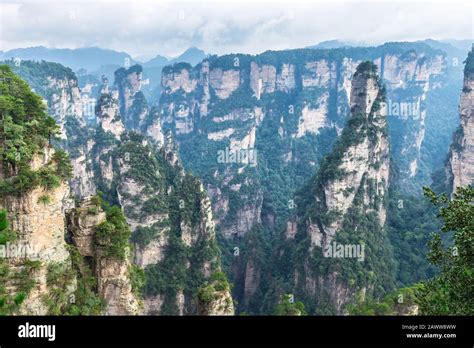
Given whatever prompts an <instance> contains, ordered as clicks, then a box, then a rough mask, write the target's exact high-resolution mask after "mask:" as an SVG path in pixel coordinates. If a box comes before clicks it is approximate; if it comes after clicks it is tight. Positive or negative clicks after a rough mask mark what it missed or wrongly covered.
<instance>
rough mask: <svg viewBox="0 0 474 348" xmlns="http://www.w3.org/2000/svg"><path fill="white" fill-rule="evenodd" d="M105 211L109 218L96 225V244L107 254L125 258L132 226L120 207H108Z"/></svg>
mask: <svg viewBox="0 0 474 348" xmlns="http://www.w3.org/2000/svg"><path fill="white" fill-rule="evenodd" d="M105 213H106V215H107V220H106V221H104V222H102V223H101V224H100V225H98V226H97V227H96V232H95V235H94V236H95V240H96V245H97V247H99V248H100V249H101V250H103V252H104V255H105V256H107V257H113V258H117V259H119V260H125V258H126V251H127V250H128V248H129V244H128V239H129V238H130V235H131V232H130V227H129V226H128V224H127V221H126V220H125V217H124V215H123V212H122V210H121V209H120V208H119V207H117V206H113V207H107V208H106V210H105Z"/></svg>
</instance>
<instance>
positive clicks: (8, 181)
mask: <svg viewBox="0 0 474 348" xmlns="http://www.w3.org/2000/svg"><path fill="white" fill-rule="evenodd" d="M0 114H1V120H0V137H1V139H2V142H1V148H0V160H1V165H2V166H3V171H4V173H6V177H5V178H4V179H2V180H0V196H1V197H4V196H6V195H14V194H16V195H18V194H21V193H24V192H27V191H29V190H32V189H34V188H36V187H43V188H45V189H46V190H50V189H53V188H55V187H58V186H59V185H60V183H61V181H62V180H65V179H67V178H69V177H71V175H72V169H71V165H70V163H69V159H68V156H67V155H66V153H64V152H63V151H62V150H56V151H55V153H54V155H53V157H52V159H51V161H50V162H49V163H47V164H46V165H45V166H43V167H41V168H39V169H37V170H32V169H31V161H32V160H33V159H34V158H35V156H41V155H42V153H43V151H45V149H47V148H48V146H49V145H48V144H49V142H50V141H51V139H52V138H53V137H54V136H55V135H56V134H57V133H58V126H57V125H56V123H55V121H54V119H53V118H51V117H49V116H48V115H47V114H46V111H45V107H44V105H43V103H42V101H41V98H40V97H39V96H37V95H36V94H34V93H33V92H31V90H30V87H29V86H28V85H27V84H26V82H24V81H23V80H21V79H20V78H19V77H17V76H16V75H15V74H13V72H12V71H11V69H10V68H9V67H8V66H5V65H2V66H0Z"/></svg>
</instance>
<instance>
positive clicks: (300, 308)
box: [273, 294, 307, 316]
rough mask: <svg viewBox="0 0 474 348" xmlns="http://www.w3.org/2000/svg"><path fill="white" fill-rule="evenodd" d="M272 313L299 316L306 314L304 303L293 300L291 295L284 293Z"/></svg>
mask: <svg viewBox="0 0 474 348" xmlns="http://www.w3.org/2000/svg"><path fill="white" fill-rule="evenodd" d="M273 314H274V315H285V316H299V315H307V313H306V311H305V309H304V304H303V302H301V301H296V302H295V301H294V298H293V295H290V294H286V295H285V296H283V298H282V300H281V302H280V303H279V304H278V305H277V307H276V308H275V312H274V313H273Z"/></svg>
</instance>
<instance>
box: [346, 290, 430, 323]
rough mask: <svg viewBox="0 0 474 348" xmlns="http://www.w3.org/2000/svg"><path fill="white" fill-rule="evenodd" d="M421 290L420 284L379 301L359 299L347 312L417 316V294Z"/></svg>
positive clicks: (393, 293) (351, 313) (353, 313)
mask: <svg viewBox="0 0 474 348" xmlns="http://www.w3.org/2000/svg"><path fill="white" fill-rule="evenodd" d="M422 288H423V285H421V284H415V285H414V286H412V287H409V288H401V289H398V290H397V291H394V292H392V293H390V294H388V295H386V296H384V297H383V299H382V300H381V301H376V300H373V299H371V298H366V299H364V300H362V299H360V298H359V299H358V300H357V302H356V303H355V304H352V305H349V306H348V308H347V310H348V312H349V314H350V315H414V314H417V310H416V309H417V304H416V301H417V293H418V291H420V289H422Z"/></svg>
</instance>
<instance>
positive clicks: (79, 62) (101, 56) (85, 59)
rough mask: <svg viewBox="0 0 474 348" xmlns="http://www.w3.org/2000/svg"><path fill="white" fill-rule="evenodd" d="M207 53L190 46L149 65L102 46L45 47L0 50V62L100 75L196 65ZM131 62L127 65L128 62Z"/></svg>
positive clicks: (148, 62) (156, 58)
mask: <svg viewBox="0 0 474 348" xmlns="http://www.w3.org/2000/svg"><path fill="white" fill-rule="evenodd" d="M206 56H207V54H206V53H205V52H204V51H203V50H201V49H199V48H196V47H191V48H189V49H187V50H186V51H185V52H183V53H182V54H181V55H180V56H178V57H176V58H171V59H168V58H166V57H164V56H161V55H157V56H156V57H155V58H153V59H150V60H149V61H147V62H144V63H141V62H139V61H137V60H134V59H133V58H132V57H131V56H130V55H129V54H128V53H126V52H119V51H114V50H109V49H103V48H99V47H88V48H76V49H69V48H47V47H43V46H39V47H28V48H16V49H13V50H10V51H6V52H3V51H0V59H2V60H3V59H12V58H20V59H22V60H36V61H40V60H45V61H48V62H55V63H60V64H62V65H64V66H67V67H70V68H71V69H72V70H74V71H78V70H80V69H86V70H87V72H89V73H91V72H98V71H102V70H104V69H105V70H107V67H110V68H111V69H112V70H115V69H117V67H120V66H124V65H126V64H128V63H130V65H133V64H136V63H140V64H142V65H143V67H144V68H152V67H163V66H165V65H169V64H173V63H176V62H186V63H189V64H191V65H195V64H197V63H199V62H200V61H202V60H203V59H204V58H205V57H206ZM127 60H128V62H127Z"/></svg>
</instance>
